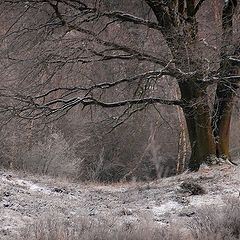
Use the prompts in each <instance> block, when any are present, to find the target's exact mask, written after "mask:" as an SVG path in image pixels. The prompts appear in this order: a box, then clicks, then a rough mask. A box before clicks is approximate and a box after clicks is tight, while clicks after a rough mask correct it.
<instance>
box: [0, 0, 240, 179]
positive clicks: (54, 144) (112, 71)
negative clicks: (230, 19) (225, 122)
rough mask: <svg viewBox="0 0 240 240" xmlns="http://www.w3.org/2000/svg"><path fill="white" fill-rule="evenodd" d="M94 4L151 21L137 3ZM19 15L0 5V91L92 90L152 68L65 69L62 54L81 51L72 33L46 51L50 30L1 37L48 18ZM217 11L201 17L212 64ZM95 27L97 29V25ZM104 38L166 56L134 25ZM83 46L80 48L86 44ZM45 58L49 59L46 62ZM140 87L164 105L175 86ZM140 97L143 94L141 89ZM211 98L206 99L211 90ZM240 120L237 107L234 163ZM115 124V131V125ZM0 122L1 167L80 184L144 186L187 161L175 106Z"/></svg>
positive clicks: (79, 65)
mask: <svg viewBox="0 0 240 240" xmlns="http://www.w3.org/2000/svg"><path fill="white" fill-rule="evenodd" d="M100 3H101V4H102V5H103V6H104V8H106V9H111V10H112V9H114V10H118V11H120V10H121V11H128V12H130V13H137V14H140V16H142V17H149V18H150V19H151V12H150V10H149V8H146V6H145V5H144V3H143V1H109V0H105V1H100V2H98V4H100ZM24 7H26V8H27V6H21V7H19V6H18V5H11V4H9V5H4V4H2V5H0V9H1V14H0V22H1V27H0V41H1V47H0V88H1V89H6V88H10V89H11V91H15V92H17V93H19V94H20V93H25V92H31V93H38V92H42V91H43V90H44V91H46V90H50V89H52V88H58V87H64V86H75V85H77V84H83V83H89V82H91V83H94V84H97V83H101V82H104V81H106V79H107V80H109V81H114V80H116V79H119V78H123V77H130V76H132V75H134V74H136V73H139V72H140V73H141V72H144V71H146V70H147V69H148V68H149V67H150V66H151V67H153V68H154V64H153V63H149V62H140V61H138V60H137V59H132V60H121V63H120V64H119V62H118V61H115V60H111V61H108V62H104V61H98V62H94V63H92V62H84V63H83V62H74V63H69V64H64V63H63V62H61V61H60V60H58V59H57V58H55V57H56V56H57V55H58V54H60V53H61V54H63V55H64V54H65V56H67V55H68V54H70V53H71V54H73V56H74V54H76V52H75V53H74V51H75V50H74V46H77V45H78V44H79V37H81V36H79V35H78V34H77V33H74V32H69V33H68V34H67V35H65V37H64V38H61V41H60V40H59V38H57V37H56V41H53V39H51V41H48V42H47V43H46V42H45V41H44V39H47V36H48V35H49V31H50V30H49V29H48V31H47V30H45V29H37V30H33V31H30V33H31V34H22V32H19V33H17V32H16V33H14V34H11V35H10V34H9V35H8V37H6V35H7V34H8V32H11V29H12V26H13V25H14V27H16V25H17V26H18V25H19V26H24V27H25V28H26V29H32V28H33V26H34V24H36V23H38V22H44V21H45V20H46V19H47V15H46V16H45V15H44V14H43V13H42V12H41V11H38V9H32V10H30V11H28V12H27V13H26V14H24V15H21V14H22V13H23V11H24ZM221 7H222V2H221V1H218V0H212V1H207V3H206V4H205V5H203V8H202V10H201V12H200V13H199V18H200V19H201V24H200V26H199V27H200V30H199V31H200V35H201V36H202V39H203V44H205V43H204V41H205V39H207V44H209V45H210V46H213V48H212V50H209V52H206V55H209V56H211V58H212V59H214V54H215V49H214V46H215V45H216V44H217V39H215V38H214V34H213V32H212V31H213V29H214V31H217V28H214V26H216V25H218V24H219V19H220V14H221ZM33 16H34V21H33ZM44 17H46V19H44ZM52 21H54V19H52ZM48 23H49V24H51V22H48ZM94 27H95V28H96V29H97V28H98V26H97V24H96V25H95V26H94ZM52 31H53V33H51V34H53V35H55V36H58V37H59V36H61V34H62V31H64V29H63V30H62V29H61V28H57V29H54V30H52ZM104 34H106V35H108V36H109V37H110V38H113V39H114V38H117V39H118V41H119V42H120V43H127V44H128V46H130V47H135V46H137V48H138V49H140V50H141V49H145V48H147V49H148V51H149V52H150V53H158V52H161V55H163V56H164V54H166V55H167V54H168V53H167V49H166V46H165V45H164V44H163V40H162V39H161V36H160V35H159V36H158V38H156V37H154V34H153V33H152V32H151V30H149V31H145V29H144V27H142V26H139V25H135V24H130V23H128V24H120V23H117V22H116V23H113V24H112V25H109V26H108V28H107V30H105V33H104ZM208 36H211V38H208ZM216 36H217V34H216ZM13 40H14V41H13ZM12 43H14V44H12ZM81 44H82V47H83V48H84V44H85V43H84V41H83V42H81ZM27 49H28V50H27ZM71 49H72V50H71ZM71 51H72V52H71ZM79 51H80V50H79ZM16 53H17V54H16ZM49 53H51V54H49ZM15 56H22V57H24V56H25V57H28V61H21V60H20V59H19V58H16V57H15ZM49 56H53V57H52V59H49ZM39 59H40V60H41V61H39ZM51 60H52V61H51ZM39 76H41V77H39ZM136 84H137V83H136ZM133 85H134V84H128V85H127V86H126V87H124V88H120V87H119V88H116V89H112V90H107V91H105V92H103V95H102V98H103V99H104V98H106V97H109V96H110V97H111V98H113V99H114V97H115V96H117V97H118V98H120V99H121V98H123V97H126V96H131V95H132V93H133V91H134V90H135V89H136V85H135V86H133ZM145 87H146V88H147V90H148V91H151V92H152V93H154V92H156V93H158V94H160V95H161V96H164V97H166V98H173V99H175V98H177V97H178V96H179V94H180V93H179V89H178V87H177V84H176V82H175V81H174V80H170V81H169V79H168V77H164V78H162V80H161V81H160V82H156V83H155V84H152V83H149V85H146V86H145ZM138 91H139V92H138V94H141V91H142V92H144V91H145V89H138ZM209 95H210V96H211V89H210V90H209ZM210 100H211V97H210ZM11 101H12V100H11V99H8V98H6V97H5V96H3V95H1V105H7V104H8V105H9V103H11ZM212 101H213V99H212ZM239 114H240V113H239V104H238V103H236V104H235V107H234V114H233V117H232V123H231V152H232V156H233V158H238V157H239V153H240V148H239V146H240V137H239V136H240V119H239V116H240V115H239ZM116 119H119V122H120V123H121V124H119V125H118V123H116V121H115V120H116ZM0 122H1V134H0V143H1V144H0V165H1V166H3V167H7V168H12V169H20V170H23V171H30V172H33V173H38V174H50V175H53V176H61V177H63V176H64V177H67V178H73V179H78V180H83V181H86V180H91V181H103V182H113V181H119V180H131V179H136V180H150V179H155V178H160V177H167V176H170V175H173V174H175V173H177V172H179V171H183V170H184V167H179V164H182V165H186V161H187V159H188V157H189V155H190V147H189V144H188V139H187V138H188V137H187V132H186V128H185V122H184V117H183V114H182V111H181V109H180V108H179V107H177V106H159V105H157V106H155V105H152V106H150V107H148V108H144V109H141V110H138V111H136V112H135V113H134V114H133V115H132V114H128V113H127V114H125V115H122V110H121V109H113V110H109V109H102V108H99V107H97V106H96V107H95V106H92V107H90V108H85V109H82V107H81V106H76V107H74V108H72V109H71V110H70V111H68V112H67V114H66V113H65V112H64V113H63V114H59V115H57V116H56V117H54V119H46V118H43V119H38V120H33V119H21V118H16V116H13V115H9V114H8V113H5V112H3V113H2V114H1V115H0Z"/></svg>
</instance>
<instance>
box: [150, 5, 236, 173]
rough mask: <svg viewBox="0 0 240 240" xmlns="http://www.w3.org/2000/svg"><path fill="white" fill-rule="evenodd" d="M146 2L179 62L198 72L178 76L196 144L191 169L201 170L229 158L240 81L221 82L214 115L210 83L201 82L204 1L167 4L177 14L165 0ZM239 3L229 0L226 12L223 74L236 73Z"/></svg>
mask: <svg viewBox="0 0 240 240" xmlns="http://www.w3.org/2000/svg"><path fill="white" fill-rule="evenodd" d="M146 2H147V4H148V5H149V6H150V7H151V9H152V10H153V12H154V14H155V16H156V18H157V20H158V23H159V25H160V26H161V32H162V34H163V36H164V38H165V40H166V43H167V45H168V47H169V49H170V51H171V54H172V56H173V59H174V63H175V66H176V67H177V68H178V69H180V70H181V71H183V72H186V73H189V72H192V73H193V72H195V73H197V74H196V75H198V76H196V77H192V78H191V77H190V78H187V79H181V77H180V78H179V79H177V80H178V84H179V88H180V91H181V98H182V100H183V102H184V103H185V105H184V106H183V112H184V115H185V118H186V123H187V128H188V134H189V140H190V143H191V148H192V155H191V159H190V161H189V169H190V170H193V171H195V170H198V169H199V167H200V165H201V163H202V162H209V163H212V162H213V159H216V158H217V157H224V158H226V157H227V158H229V129H230V121H231V114H232V108H233V103H234V96H235V93H234V91H235V90H236V88H237V85H236V84H235V85H234V84H232V83H230V82H229V81H228V82H227V83H228V84H226V82H225V81H221V82H220V83H219V84H218V87H217V91H216V101H215V105H214V110H213V115H211V110H210V106H209V104H208V97H207V87H206V85H204V84H200V83H199V80H200V79H202V78H203V77H204V74H205V71H204V64H202V63H201V61H202V59H203V55H201V54H200V55H199V48H198V46H197V45H198V42H199V39H198V23H197V19H196V13H197V8H198V6H199V7H200V6H201V3H202V2H203V1H198V4H197V1H195V0H191V1H172V2H171V4H170V3H169V4H168V5H167V6H168V10H170V13H173V12H175V11H177V12H178V14H175V15H173V14H169V12H168V11H167V10H166V7H165V6H164V4H162V2H161V1H155V0H146ZM236 6H237V0H230V1H225V4H224V7H223V12H222V29H223V36H222V37H223V40H222V49H221V65H220V75H221V76H223V77H225V76H229V74H230V75H231V74H232V73H233V72H232V69H231V68H230V69H229V60H228V57H229V56H230V55H231V54H233V52H232V50H231V47H232V46H233V41H232V31H233V28H232V19H233V14H234V10H235V9H236ZM174 16H175V17H174ZM176 16H185V17H186V19H187V20H186V21H184V20H183V19H181V18H180V19H177V17H176ZM181 23H184V24H181ZM203 54H204V53H203ZM230 66H232V65H231V64H230ZM221 69H222V70H221ZM229 86H230V88H229ZM212 116H213V117H212Z"/></svg>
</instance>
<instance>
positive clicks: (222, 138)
mask: <svg viewBox="0 0 240 240" xmlns="http://www.w3.org/2000/svg"><path fill="white" fill-rule="evenodd" d="M236 7H237V1H236V0H232V1H226V2H225V5H224V7H223V12H222V31H223V32H222V47H221V63H220V71H219V72H220V76H221V77H222V80H221V81H220V82H219V83H218V85H217V90H216V96H215V103H214V109H213V118H212V127H213V132H214V137H215V141H216V154H217V157H218V158H222V159H225V160H226V159H230V153H229V133H230V123H231V115H232V109H233V105H234V99H235V96H236V90H237V88H238V84H237V83H236V82H234V77H232V76H235V75H238V71H239V66H237V65H236V64H235V62H234V61H232V60H230V56H231V55H235V54H237V51H239V50H238V49H237V47H236V46H234V43H233V14H234V11H235V9H236ZM225 77H228V79H224V78H225Z"/></svg>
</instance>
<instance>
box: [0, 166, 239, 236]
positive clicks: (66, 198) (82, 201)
mask: <svg viewBox="0 0 240 240" xmlns="http://www.w3.org/2000/svg"><path fill="white" fill-rule="evenodd" d="M183 183H184V184H183ZM188 183H190V186H188ZM191 184H192V185H191ZM194 184H197V185H196V186H195V185H194ZM198 187H199V189H196V188H198ZM239 193H240V167H233V166H229V165H222V166H215V167H212V168H202V169H201V170H200V172H198V173H185V174H181V175H179V176H175V177H171V178H166V179H161V180H158V181H153V182H149V183H130V184H124V183H122V184H120V183H118V184H113V185H97V184H81V183H69V182H67V181H66V180H60V179H51V178H49V177H39V176H29V175H26V174H25V175H24V174H23V173H17V172H10V171H6V170H0V222H1V224H0V239H1V240H16V239H18V236H19V233H20V231H22V229H24V228H26V227H27V226H31V224H32V223H34V221H36V220H37V219H39V218H41V217H43V216H48V215H49V216H51V215H54V216H56V215H59V216H61V217H62V218H66V219H71V218H74V217H81V216H88V217H90V218H105V219H114V222H115V223H116V224H117V223H121V224H129V223H134V222H141V221H145V222H147V221H153V222H156V223H159V224H163V225H164V224H168V223H169V222H174V221H176V222H179V221H187V220H189V219H191V218H192V217H193V216H194V215H195V214H196V212H197V210H198V209H199V208H204V207H205V206H209V205H215V206H217V207H220V206H222V205H223V204H225V203H226V201H227V199H228V198H230V197H232V196H234V197H239Z"/></svg>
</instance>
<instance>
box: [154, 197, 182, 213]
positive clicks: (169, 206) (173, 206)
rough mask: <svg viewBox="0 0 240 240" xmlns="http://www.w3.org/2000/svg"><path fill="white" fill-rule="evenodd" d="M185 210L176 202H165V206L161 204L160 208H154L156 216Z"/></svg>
mask: <svg viewBox="0 0 240 240" xmlns="http://www.w3.org/2000/svg"><path fill="white" fill-rule="evenodd" d="M182 208H183V206H182V205H180V204H179V203H177V202H175V201H171V200H170V201H168V202H165V203H163V204H161V205H160V206H154V207H153V208H152V211H153V214H154V215H164V214H166V213H168V214H169V213H173V212H176V211H180V210H181V209H182Z"/></svg>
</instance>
